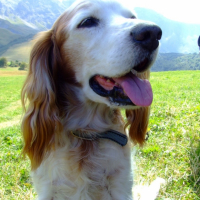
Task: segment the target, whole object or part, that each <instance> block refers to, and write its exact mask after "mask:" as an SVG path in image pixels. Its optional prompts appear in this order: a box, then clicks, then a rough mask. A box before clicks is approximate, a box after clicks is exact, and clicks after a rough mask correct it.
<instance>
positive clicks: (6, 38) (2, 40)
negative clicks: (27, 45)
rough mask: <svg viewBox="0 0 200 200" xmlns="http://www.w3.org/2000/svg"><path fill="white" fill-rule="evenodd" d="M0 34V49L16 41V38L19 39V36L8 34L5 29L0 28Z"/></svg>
mask: <svg viewBox="0 0 200 200" xmlns="http://www.w3.org/2000/svg"><path fill="white" fill-rule="evenodd" d="M0 33H1V37H0V47H2V46H4V45H6V44H8V43H10V42H11V41H13V40H16V39H17V38H19V37H20V36H19V35H17V34H14V33H12V32H10V31H9V30H7V29H3V28H0Z"/></svg>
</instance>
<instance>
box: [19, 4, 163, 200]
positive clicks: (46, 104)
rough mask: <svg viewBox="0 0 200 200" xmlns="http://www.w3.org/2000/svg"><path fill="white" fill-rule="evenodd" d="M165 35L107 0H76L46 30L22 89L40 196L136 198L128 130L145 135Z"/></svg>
mask: <svg viewBox="0 0 200 200" xmlns="http://www.w3.org/2000/svg"><path fill="white" fill-rule="evenodd" d="M161 35H162V31H161V29H160V28H159V27H158V26H156V25H155V24H153V23H150V22H146V21H142V20H139V19H137V18H136V16H135V14H134V13H133V12H131V11H130V10H129V9H127V8H126V7H124V6H123V5H121V4H120V3H119V2H116V1H106V0H83V1H79V2H76V3H74V4H73V5H72V6H71V7H70V8H69V9H68V10H67V11H66V12H65V13H64V14H63V15H62V16H60V18H59V19H58V20H57V21H56V22H55V24H54V25H53V27H52V29H51V30H49V31H46V32H43V33H41V34H39V36H38V37H37V39H36V43H35V44H34V47H33V49H32V52H31V57H30V68H29V72H28V76H27V79H26V81H25V84H24V86H23V89H22V103H23V106H24V109H25V115H24V118H23V122H22V132H23V138H24V148H23V153H24V154H27V155H28V156H29V158H30V160H31V166H32V178H33V182H34V186H35V189H36V192H37V194H38V199H39V200H130V199H132V175H131V161H130V142H128V143H127V136H129V140H130V141H132V142H133V143H139V144H140V145H142V144H143V143H144V141H145V134H146V132H147V126H148V119H149V111H150V105H151V103H152V100H153V94H152V89H151V85H150V83H149V81H148V79H149V69H150V67H151V65H152V64H153V63H154V61H155V58H156V56H157V52H158V46H159V40H160V38H161ZM27 104H28V105H27ZM121 108H123V109H125V113H126V119H123V117H122V115H121V113H120V111H119V109H121ZM125 129H126V130H127V133H126V132H125ZM126 135H127V136H126ZM153 192H154V191H152V193H153ZM148 200H150V198H149V199H148Z"/></svg>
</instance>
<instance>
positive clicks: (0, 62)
mask: <svg viewBox="0 0 200 200" xmlns="http://www.w3.org/2000/svg"><path fill="white" fill-rule="evenodd" d="M6 65H7V59H6V58H4V57H3V58H0V67H6Z"/></svg>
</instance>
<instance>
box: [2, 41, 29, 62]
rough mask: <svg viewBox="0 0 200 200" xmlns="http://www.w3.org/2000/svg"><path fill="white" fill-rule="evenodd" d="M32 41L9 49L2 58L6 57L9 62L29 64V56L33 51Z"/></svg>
mask: <svg viewBox="0 0 200 200" xmlns="http://www.w3.org/2000/svg"><path fill="white" fill-rule="evenodd" d="M31 47H32V43H31V41H28V42H23V43H20V44H15V45H13V46H12V48H10V49H8V50H7V51H6V52H5V53H3V54H2V55H1V56H0V57H6V58H7V60H8V61H16V60H18V61H20V62H26V63H28V62H29V55H30V51H31Z"/></svg>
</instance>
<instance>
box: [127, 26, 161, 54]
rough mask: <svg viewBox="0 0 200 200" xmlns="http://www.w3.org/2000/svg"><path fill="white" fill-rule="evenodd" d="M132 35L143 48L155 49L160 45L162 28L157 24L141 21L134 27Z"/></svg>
mask: <svg viewBox="0 0 200 200" xmlns="http://www.w3.org/2000/svg"><path fill="white" fill-rule="evenodd" d="M131 37H132V39H133V41H134V42H136V43H138V44H140V45H141V46H142V47H143V48H145V49H147V50H149V51H153V50H155V49H156V48H157V47H158V45H159V40H160V39H161V37H162V30H161V28H160V27H159V26H157V25H155V24H145V23H140V24H138V25H136V26H135V27H134V28H133V29H132V31H131Z"/></svg>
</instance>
